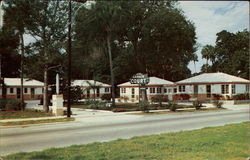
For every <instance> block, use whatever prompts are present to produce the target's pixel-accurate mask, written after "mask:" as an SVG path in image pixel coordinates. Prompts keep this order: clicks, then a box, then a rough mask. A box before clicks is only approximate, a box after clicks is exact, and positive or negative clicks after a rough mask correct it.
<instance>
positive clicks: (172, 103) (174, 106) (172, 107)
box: [168, 101, 177, 112]
mask: <svg viewBox="0 0 250 160" xmlns="http://www.w3.org/2000/svg"><path fill="white" fill-rule="evenodd" d="M168 108H169V109H170V111H172V112H175V111H176V109H177V104H176V103H175V101H169V102H168Z"/></svg>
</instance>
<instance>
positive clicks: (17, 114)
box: [0, 109, 53, 120]
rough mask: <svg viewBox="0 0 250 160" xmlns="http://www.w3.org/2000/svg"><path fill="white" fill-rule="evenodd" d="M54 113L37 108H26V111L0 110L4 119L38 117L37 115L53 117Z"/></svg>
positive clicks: (1, 118)
mask: <svg viewBox="0 0 250 160" xmlns="http://www.w3.org/2000/svg"><path fill="white" fill-rule="evenodd" d="M51 116H53V114H52V113H46V112H44V111H40V110H35V109H25V110H24V111H0V120H3V119H20V118H37V117H51Z"/></svg>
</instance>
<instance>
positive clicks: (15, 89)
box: [0, 78, 44, 100]
mask: <svg viewBox="0 0 250 160" xmlns="http://www.w3.org/2000/svg"><path fill="white" fill-rule="evenodd" d="M4 83H5V86H6V98H7V99H19V98H21V79H20V78H4ZM43 86H44V83H43V82H40V81H37V80H34V79H28V78H24V79H23V93H24V95H23V96H24V100H35V99H36V100H37V99H40V98H41V97H42V96H43ZM0 98H2V88H1V87H0Z"/></svg>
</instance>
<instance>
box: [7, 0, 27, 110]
mask: <svg viewBox="0 0 250 160" xmlns="http://www.w3.org/2000/svg"><path fill="white" fill-rule="evenodd" d="M4 9H5V16H4V19H5V23H4V25H5V26H7V27H8V28H9V29H10V30H13V31H14V32H15V33H17V35H18V37H19V42H20V44H19V46H20V47H19V52H20V53H21V72H20V77H21V89H20V92H21V94H20V95H21V108H22V110H24V96H23V72H24V71H23V65H24V64H23V62H24V38H23V35H24V33H25V23H27V22H28V21H27V20H28V18H27V17H28V16H29V14H30V12H29V11H30V9H29V6H28V5H27V4H26V3H20V1H14V0H9V1H6V2H5V6H4Z"/></svg>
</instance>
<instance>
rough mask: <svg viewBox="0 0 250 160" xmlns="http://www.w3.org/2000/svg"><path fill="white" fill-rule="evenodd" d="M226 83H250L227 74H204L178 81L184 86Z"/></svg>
mask: <svg viewBox="0 0 250 160" xmlns="http://www.w3.org/2000/svg"><path fill="white" fill-rule="evenodd" d="M225 82H239V83H249V82H250V81H249V80H246V79H244V78H240V77H236V76H233V75H229V74H226V73H222V72H217V73H203V74H200V75H197V76H194V77H191V78H187V79H184V80H181V81H178V82H176V83H177V84H184V83H225Z"/></svg>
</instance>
